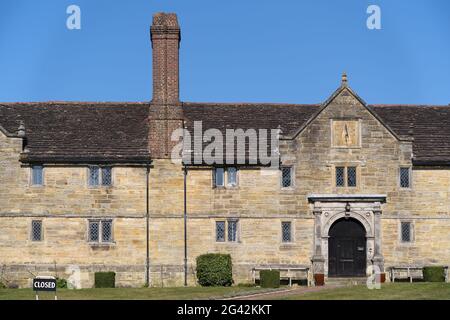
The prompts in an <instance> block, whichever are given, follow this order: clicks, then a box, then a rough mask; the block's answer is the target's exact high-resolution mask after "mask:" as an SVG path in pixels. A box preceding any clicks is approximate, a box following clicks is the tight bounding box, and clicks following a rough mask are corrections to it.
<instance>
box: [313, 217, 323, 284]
mask: <svg viewBox="0 0 450 320" xmlns="http://www.w3.org/2000/svg"><path fill="white" fill-rule="evenodd" d="M313 215H314V254H313V256H312V259H311V260H312V272H313V274H314V281H315V284H316V285H323V284H324V264H325V258H324V257H323V254H322V222H321V218H322V210H321V209H318V208H314V211H313Z"/></svg>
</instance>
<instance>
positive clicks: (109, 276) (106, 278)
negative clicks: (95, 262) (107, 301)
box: [95, 272, 116, 288]
mask: <svg viewBox="0 0 450 320" xmlns="http://www.w3.org/2000/svg"><path fill="white" fill-rule="evenodd" d="M115 287H116V273H115V272H96V273H95V288H115Z"/></svg>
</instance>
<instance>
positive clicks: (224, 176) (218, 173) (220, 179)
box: [213, 167, 238, 188]
mask: <svg viewBox="0 0 450 320" xmlns="http://www.w3.org/2000/svg"><path fill="white" fill-rule="evenodd" d="M237 176H238V169H237V168H236V167H228V168H220V167H219V168H214V170H213V185H214V187H215V188H217V187H225V182H226V186H228V187H235V186H237V184H238V177H237Z"/></svg>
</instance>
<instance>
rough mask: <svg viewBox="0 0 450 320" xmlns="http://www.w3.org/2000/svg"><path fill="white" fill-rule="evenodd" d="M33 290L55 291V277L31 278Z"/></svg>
mask: <svg viewBox="0 0 450 320" xmlns="http://www.w3.org/2000/svg"><path fill="white" fill-rule="evenodd" d="M33 290H34V291H56V279H39V278H36V279H33Z"/></svg>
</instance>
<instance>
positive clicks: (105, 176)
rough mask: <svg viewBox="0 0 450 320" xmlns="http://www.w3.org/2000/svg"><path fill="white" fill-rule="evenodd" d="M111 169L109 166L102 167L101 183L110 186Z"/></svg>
mask: <svg viewBox="0 0 450 320" xmlns="http://www.w3.org/2000/svg"><path fill="white" fill-rule="evenodd" d="M111 173H112V170H111V167H103V168H102V185H103V186H110V185H111V184H112V174H111Z"/></svg>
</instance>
